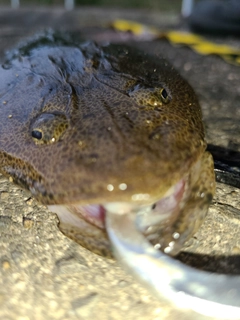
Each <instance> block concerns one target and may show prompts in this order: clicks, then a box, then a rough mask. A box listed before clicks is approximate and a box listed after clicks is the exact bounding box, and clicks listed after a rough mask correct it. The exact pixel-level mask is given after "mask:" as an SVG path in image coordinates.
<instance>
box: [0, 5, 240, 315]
mask: <svg viewBox="0 0 240 320" xmlns="http://www.w3.org/2000/svg"><path fill="white" fill-rule="evenodd" d="M109 17H111V19H114V18H116V17H122V18H123V17H124V18H128V19H129V18H131V19H137V20H138V21H142V22H145V23H152V24H155V25H156V26H159V27H164V26H165V27H170V26H172V25H173V24H174V23H175V24H177V23H178V20H177V17H174V16H171V15H169V16H168V15H167V16H166V14H162V15H161V14H160V13H148V12H144V11H134V12H131V11H129V10H128V11H124V10H123V11H117V10H116V11H113V10H109V12H106V10H99V9H81V10H77V11H75V12H74V13H65V12H64V11H62V10H61V9H55V10H54V11H48V10H38V11H34V10H32V11H29V10H21V11H9V10H7V9H4V8H2V9H1V10H0V43H1V45H0V56H1V57H2V56H3V53H4V51H5V50H7V49H9V48H12V47H14V45H16V43H18V41H19V40H21V39H22V38H24V37H25V36H29V35H31V34H34V32H36V31H38V30H40V29H42V28H43V27H48V26H53V27H55V28H62V26H64V28H65V29H71V30H79V32H81V33H82V35H83V37H86V38H95V39H97V40H102V41H104V40H107V39H108V37H110V36H111V37H113V38H114V37H116V38H115V40H119V39H120V38H119V36H118V35H113V34H112V33H111V32H110V33H109V32H108V31H104V30H102V29H98V28H92V26H96V25H99V24H100V23H106V22H109ZM107 19H108V20H107ZM220 40H221V39H220ZM225 41H230V42H232V43H234V44H235V45H238V46H239V45H240V42H238V41H236V40H235V41H231V40H225ZM135 45H137V46H138V47H141V48H142V49H144V50H148V51H150V52H154V53H157V54H159V53H161V54H163V55H164V56H166V57H167V58H168V59H169V60H170V61H171V62H172V63H173V64H174V66H175V67H176V68H177V69H178V70H179V71H180V72H181V73H182V75H183V76H184V77H185V78H187V79H188V81H189V82H190V83H191V84H192V86H193V87H194V89H195V90H196V92H197V94H198V96H199V99H200V102H201V105H202V108H203V113H204V120H205V123H206V129H207V138H208V142H209V143H212V144H217V145H219V146H223V147H228V148H230V149H233V150H235V151H238V152H240V125H239V123H240V87H239V80H240V68H239V67H236V66H233V65H229V64H227V63H225V62H224V61H222V60H221V59H220V58H219V57H214V56H211V57H201V56H199V55H197V54H195V53H194V52H192V51H191V50H190V49H189V48H178V47H173V46H171V45H170V44H169V43H167V42H166V41H154V42H151V43H147V42H141V43H135ZM0 200H1V201H0V319H3V320H42V319H44V320H50V319H51V320H55V319H61V320H65V319H70V320H75V319H103V320H105V319H108V320H115V319H116V320H120V319H126V318H127V319H128V320H132V319H139V320H141V319H144V320H153V319H162V320H168V319H176V318H178V319H182V320H187V319H193V314H191V313H190V312H182V311H180V310H176V309H174V308H173V307H171V306H169V305H168V304H166V303H164V302H162V301H158V300H156V299H155V298H154V297H152V296H151V295H150V294H149V293H148V292H147V291H146V290H145V289H143V288H142V287H141V286H140V285H139V284H138V283H137V282H136V281H135V280H134V279H133V278H132V277H131V276H130V275H128V274H126V273H125V272H124V270H123V269H122V268H121V266H120V265H119V264H118V263H117V262H116V261H111V260H106V259H104V258H101V257H99V256H97V255H95V254H93V253H91V252H89V251H87V250H85V249H84V248H82V247H80V246H79V245H77V244H75V243H74V242H73V241H71V240H69V239H68V238H66V237H65V236H64V235H62V234H61V232H60V231H59V230H58V228H57V224H58V219H57V217H56V216H55V215H54V214H52V213H50V212H48V211H47V209H46V207H44V206H41V205H40V204H39V203H37V202H36V201H35V200H34V199H32V198H31V196H30V194H29V193H27V192H26V191H23V190H21V189H20V188H18V187H17V186H15V185H13V184H12V183H11V181H8V180H7V179H5V178H4V177H2V176H0ZM239 213H240V190H238V189H235V188H232V187H229V186H226V185H223V184H218V186H217V193H216V197H215V199H214V201H213V204H212V206H211V209H210V212H209V215H208V218H207V219H206V221H205V223H204V225H203V226H202V228H201V229H200V230H199V232H198V233H197V234H196V235H195V236H194V238H192V239H191V240H190V241H189V243H188V244H186V247H185V249H184V250H183V252H182V253H181V254H180V257H179V258H180V259H181V260H183V261H186V262H187V263H189V264H191V265H194V266H196V267H198V268H202V269H205V270H211V271H213V272H225V273H230V274H240V236H239V234H240V220H239ZM194 319H207V318H204V317H201V316H197V315H194Z"/></svg>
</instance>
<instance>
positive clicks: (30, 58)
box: [0, 43, 205, 204]
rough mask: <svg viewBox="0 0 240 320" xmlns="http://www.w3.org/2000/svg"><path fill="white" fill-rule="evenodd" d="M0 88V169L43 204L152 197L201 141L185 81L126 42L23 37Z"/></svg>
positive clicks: (181, 170) (192, 157)
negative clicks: (42, 41)
mask: <svg viewBox="0 0 240 320" xmlns="http://www.w3.org/2000/svg"><path fill="white" fill-rule="evenodd" d="M29 48H30V49H29ZM163 89H164V92H163ZM162 93H163V94H162ZM0 97H1V98H0V106H1V107H0V119H1V122H0V167H1V172H2V173H4V174H7V175H10V176H12V177H13V178H14V180H15V181H16V182H17V183H20V184H22V185H24V186H25V187H27V188H28V189H30V190H31V192H32V193H33V194H34V196H35V197H36V198H37V199H39V200H40V201H41V202H42V203H44V204H53V203H72V202H79V201H80V202H86V203H89V202H96V203H98V202H101V203H103V202H108V201H116V200H118V201H121V200H124V201H129V200H130V199H131V196H132V195H133V194H135V193H148V194H150V195H151V199H157V198H159V197H160V196H161V195H162V194H163V193H164V192H165V191H166V190H167V189H168V188H169V187H170V186H171V185H172V184H174V183H175V182H176V181H178V180H179V179H180V178H181V177H182V176H183V175H184V174H185V173H186V172H187V171H188V169H189V167H190V166H191V165H192V163H194V162H195V161H196V159H197V158H198V157H199V156H200V154H202V153H203V152H204V150H205V142H204V132H203V125H202V121H201V118H202V115H201V111H200V107H199V104H198V101H197V98H196V96H195V94H194V92H193V90H192V88H191V87H190V86H189V85H188V84H187V82H186V81H185V80H183V79H182V78H181V77H180V76H179V74H178V73H177V72H176V71H175V70H174V69H173V68H172V67H171V66H170V65H169V64H168V62H166V61H165V60H164V59H162V58H159V57H158V58H157V57H154V56H149V55H146V54H144V53H141V52H139V51H137V50H135V49H132V48H129V47H124V46H119V45H109V46H106V47H103V48H100V47H98V46H97V45H95V44H93V43H85V44H82V45H80V46H78V47H77V46H75V47H73V46H71V45H69V46H66V45H64V46H63V45H62V46H59V45H58V46H56V45H54V44H49V45H46V46H44V45H38V46H37V45H36V46H35V49H31V46H28V47H27V49H26V50H25V51H24V48H23V49H21V50H19V51H18V52H17V53H16V54H15V56H14V58H12V59H10V58H9V60H8V61H7V64H6V65H5V66H4V67H2V68H1V69H0ZM34 130H35V131H36V130H38V131H41V132H42V133H43V136H44V137H43V138H42V141H40V140H41V139H40V140H38V139H35V138H33V137H32V131H34ZM51 137H54V139H55V141H52V140H51ZM170 173H171V174H170ZM120 183H126V184H127V186H128V187H127V190H125V191H122V190H119V188H118V185H119V184H120ZM108 184H112V185H113V186H115V189H114V190H113V191H112V192H109V191H108V190H107V185H108Z"/></svg>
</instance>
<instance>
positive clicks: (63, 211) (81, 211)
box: [48, 178, 186, 233]
mask: <svg viewBox="0 0 240 320" xmlns="http://www.w3.org/2000/svg"><path fill="white" fill-rule="evenodd" d="M185 180H186V178H183V179H181V180H180V181H178V182H177V183H175V184H174V185H173V186H172V187H171V188H169V189H168V191H167V192H166V193H165V194H164V195H163V196H162V197H161V198H159V200H157V201H154V202H148V201H147V200H146V201H142V200H141V201H140V204H139V203H136V202H117V201H116V202H108V203H103V204H87V205H86V204H83V205H81V204H79V203H72V204H65V205H58V204H56V205H48V208H49V210H50V211H52V212H55V213H56V214H57V215H58V217H59V220H60V223H66V224H69V223H70V224H73V225H74V224H76V225H78V222H77V220H79V221H80V220H84V221H85V222H87V223H88V224H89V225H91V226H94V227H96V228H99V229H102V230H104V231H105V230H106V214H107V212H115V213H117V214H126V213H134V214H135V215H136V216H138V215H139V217H140V218H139V219H138V221H137V224H138V228H139V230H140V231H141V232H143V233H144V232H145V231H146V230H149V228H151V226H152V225H154V224H156V223H159V222H161V223H162V221H163V220H168V219H169V216H171V213H172V210H173V209H175V207H176V205H177V204H178V203H179V202H180V201H181V200H182V196H183V194H182V195H181V197H180V198H179V199H177V201H176V203H175V204H172V203H171V201H170V203H167V207H168V208H167V209H168V210H167V212H166V214H164V212H162V216H161V217H157V215H158V212H157V210H156V212H155V213H153V215H152V217H151V219H149V218H148V214H149V213H150V212H151V210H153V211H154V209H153V207H157V206H158V203H160V202H164V200H166V202H168V200H169V199H170V200H171V198H174V197H175V196H178V193H179V185H180V187H181V188H182V189H184V188H185V186H186V183H185ZM181 188H180V189H181ZM165 207H166V206H165ZM68 214H69V216H70V215H71V222H69V221H68V217H67V215H68ZM149 220H151V221H149Z"/></svg>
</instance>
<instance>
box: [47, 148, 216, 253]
mask: <svg viewBox="0 0 240 320" xmlns="http://www.w3.org/2000/svg"><path fill="white" fill-rule="evenodd" d="M214 181H215V177H214V171H213V164H212V158H211V156H210V154H208V153H207V152H205V153H204V154H203V156H202V157H201V158H200V159H199V160H198V161H197V162H196V163H195V164H194V165H193V166H192V168H191V169H190V171H189V173H188V174H187V175H185V176H184V177H183V178H182V179H180V180H179V181H178V182H177V183H175V184H173V186H172V187H171V188H170V189H169V190H168V191H167V192H166V193H165V194H164V196H163V197H161V198H160V199H159V200H157V201H155V202H154V203H148V202H147V201H146V202H145V203H144V201H142V202H141V205H139V204H136V203H134V202H108V203H102V204H89V205H81V204H67V205H49V206H48V208H49V210H50V211H52V212H55V213H57V215H58V218H59V220H60V224H59V228H60V230H61V231H62V232H63V233H64V234H65V235H67V236H68V237H70V238H72V239H73V240H75V241H76V242H78V243H79V244H81V245H83V246H84V247H86V248H88V249H90V250H91V251H94V252H95V253H99V254H101V255H105V256H111V253H108V252H107V251H111V246H110V245H109V241H108V237H107V233H106V223H105V221H106V215H107V214H126V213H127V214H133V215H135V223H136V227H137V229H138V230H139V231H140V232H141V233H142V234H143V235H144V236H145V237H146V238H147V240H148V241H149V242H151V243H152V245H153V246H154V247H155V248H156V249H160V250H161V251H163V252H165V253H167V254H170V255H176V254H177V253H178V252H179V251H180V250H181V248H182V246H183V244H184V243H185V242H186V240H188V239H189V238H190V237H191V236H192V235H193V234H194V233H195V232H196V231H197V229H198V228H199V227H200V225H201V224H202V222H203V220H204V218H205V216H206V213H207V210H208V207H209V204H210V202H211V199H212V197H213V194H214V190H215V182H214ZM138 196H139V197H143V198H144V194H142V195H141V194H139V195H138ZM142 200H144V199H142Z"/></svg>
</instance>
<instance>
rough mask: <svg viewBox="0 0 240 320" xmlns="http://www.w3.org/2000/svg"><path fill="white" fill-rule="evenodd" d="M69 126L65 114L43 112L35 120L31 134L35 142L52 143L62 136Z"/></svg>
mask: <svg viewBox="0 0 240 320" xmlns="http://www.w3.org/2000/svg"><path fill="white" fill-rule="evenodd" d="M67 128H68V120H67V118H66V116H65V115H64V114H59V113H57V114H54V113H42V114H40V115H39V116H38V117H37V118H36V119H35V120H34V121H33V123H32V125H31V127H30V134H31V136H32V138H33V141H34V143H35V144H52V143H55V142H57V141H59V140H60V139H61V138H62V136H63V134H64V133H65V131H66V130H67Z"/></svg>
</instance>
